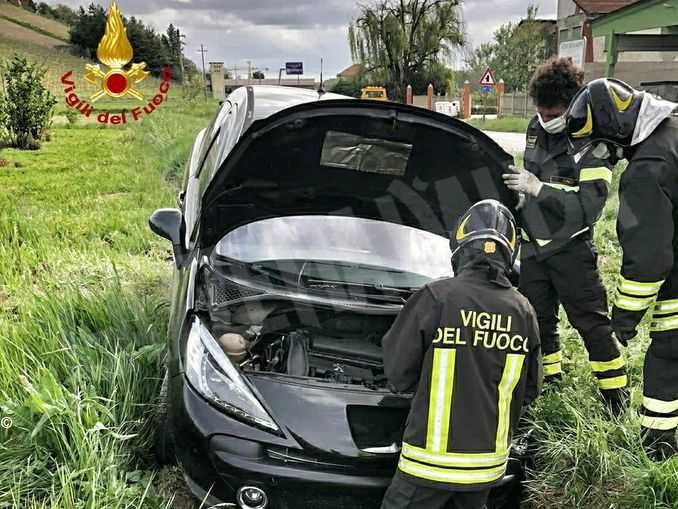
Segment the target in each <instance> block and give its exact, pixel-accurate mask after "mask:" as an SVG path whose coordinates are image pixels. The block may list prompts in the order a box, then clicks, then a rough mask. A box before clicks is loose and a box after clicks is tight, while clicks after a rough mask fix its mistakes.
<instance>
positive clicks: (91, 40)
mask: <svg viewBox="0 0 678 509" xmlns="http://www.w3.org/2000/svg"><path fill="white" fill-rule="evenodd" d="M106 18H107V14H106V11H105V10H104V8H103V7H101V6H98V5H94V4H90V6H89V7H88V8H87V10H85V9H83V8H82V7H80V9H79V10H78V13H77V16H76V19H75V22H74V24H73V26H72V27H71V28H70V34H71V42H72V43H73V44H75V45H76V46H78V47H79V48H80V51H81V53H82V54H83V55H85V56H87V57H88V58H91V59H92V60H95V59H96V58H97V48H98V47H99V42H100V41H101V38H102V37H103V36H104V32H105V30H106ZM123 22H124V24H125V28H126V29H127V38H128V39H129V42H130V44H131V45H132V48H134V61H135V62H145V63H146V65H147V68H148V70H149V71H150V72H151V74H153V75H154V76H158V75H160V73H161V71H162V69H163V68H165V67H166V66H168V65H169V66H171V67H172V70H173V76H174V79H177V80H180V79H181V77H182V74H181V63H182V58H184V57H183V41H182V40H181V33H180V32H179V29H178V28H175V27H174V25H170V26H169V27H168V28H167V33H166V34H162V35H160V34H158V33H157V32H156V31H155V30H154V29H153V28H151V27H150V26H147V25H145V24H144V23H143V22H142V21H141V20H140V19H137V18H135V17H134V16H132V17H131V18H129V19H127V18H123ZM186 62H187V61H186V59H185V58H184V60H183V63H184V66H186V65H187V64H186Z"/></svg>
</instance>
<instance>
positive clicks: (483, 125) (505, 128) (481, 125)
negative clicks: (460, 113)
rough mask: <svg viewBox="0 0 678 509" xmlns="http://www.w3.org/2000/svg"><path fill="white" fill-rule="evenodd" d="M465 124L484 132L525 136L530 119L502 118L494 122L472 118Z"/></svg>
mask: <svg viewBox="0 0 678 509" xmlns="http://www.w3.org/2000/svg"><path fill="white" fill-rule="evenodd" d="M467 122H468V123H469V124H471V125H472V126H473V127H477V128H478V129H483V130H485V131H500V132H506V133H521V134H525V132H526V131H527V126H528V124H529V123H530V119H528V118H520V117H504V118H499V119H494V120H493V119H487V120H485V121H483V120H482V119H479V118H472V119H470V120H468V121H467Z"/></svg>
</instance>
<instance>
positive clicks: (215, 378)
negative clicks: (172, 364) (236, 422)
mask: <svg viewBox="0 0 678 509" xmlns="http://www.w3.org/2000/svg"><path fill="white" fill-rule="evenodd" d="M186 378H188V381H189V382H190V384H191V385H192V386H193V387H194V388H195V389H196V390H197V391H198V392H199V393H200V394H202V395H203V396H204V397H205V398H206V399H207V400H209V401H211V402H212V403H214V404H215V405H217V406H219V407H220V408H222V409H223V410H224V411H226V412H227V413H228V414H230V415H232V416H233V417H236V418H238V419H241V420H244V421H247V422H250V423H253V424H257V425H259V426H263V427H264V428H266V429H269V430H273V431H278V430H279V428H278V426H277V425H276V424H275V422H274V421H273V419H272V418H271V416H270V415H268V412H266V410H265V409H264V407H263V406H262V405H261V403H260V402H259V400H258V399H257V398H256V396H255V395H254V393H253V392H252V389H251V388H250V386H249V385H248V383H247V382H246V381H245V380H244V378H243V377H242V376H241V375H240V373H239V372H238V369H236V367H235V366H234V365H233V363H232V362H231V361H230V360H229V359H228V356H227V355H226V354H225V353H224V351H223V350H222V349H221V347H220V346H219V344H218V343H217V341H216V339H214V337H213V336H212V334H211V333H210V331H209V330H208V329H207V327H205V325H204V324H203V323H202V322H201V321H200V320H199V319H198V318H195V319H194V320H193V323H192V324H191V330H190V331H189V333H188V341H187V343H186Z"/></svg>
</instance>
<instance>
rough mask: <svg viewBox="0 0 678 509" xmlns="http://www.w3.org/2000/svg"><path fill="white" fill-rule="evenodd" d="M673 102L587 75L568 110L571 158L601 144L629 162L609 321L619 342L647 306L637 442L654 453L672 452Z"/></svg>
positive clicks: (676, 371) (677, 336) (677, 193)
mask: <svg viewBox="0 0 678 509" xmlns="http://www.w3.org/2000/svg"><path fill="white" fill-rule="evenodd" d="M676 108H678V104H675V103H672V102H669V101H664V100H661V99H659V98H657V97H655V96H653V95H651V94H649V93H646V92H640V91H637V90H634V89H633V88H632V87H630V86H629V85H627V84H626V83H623V82H621V81H618V80H614V79H606V78H603V79H598V80H594V81H592V82H591V83H589V84H588V85H587V86H586V87H585V88H584V89H582V90H581V91H580V92H579V94H578V95H577V96H576V97H575V98H574V99H573V101H572V103H571V104H570V107H569V109H568V112H567V116H566V120H567V131H568V134H569V137H570V141H571V143H572V152H573V153H575V154H576V155H575V157H576V158H582V157H586V155H587V154H588V153H590V152H591V151H594V150H597V151H600V150H601V149H600V147H601V146H604V147H605V150H606V151H607V152H608V156H609V158H610V159H611V160H612V162H616V160H618V159H621V158H624V159H626V160H627V161H628V167H627V169H626V171H625V172H624V173H623V175H622V176H621V180H620V183H619V214H618V216H617V236H618V238H619V242H620V244H621V247H622V250H623V260H622V267H621V275H620V277H619V281H618V285H617V290H616V293H615V297H614V302H613V308H612V327H613V329H614V331H615V334H616V336H617V339H618V340H619V341H620V342H621V343H622V344H623V345H626V344H627V342H628V341H630V340H631V339H633V338H634V337H635V336H636V335H637V326H638V324H639V322H640V321H641V319H642V318H643V316H644V315H645V314H646V312H647V311H648V310H649V309H652V320H651V322H650V337H651V343H650V346H649V348H648V350H647V353H646V355H645V368H644V375H643V376H644V386H643V407H642V421H641V424H642V427H643V430H644V445H645V448H646V450H647V451H648V453H649V455H650V456H651V457H652V458H654V459H657V460H661V459H664V458H666V457H668V456H672V455H674V454H676V450H677V446H676V427H677V426H678V244H677V243H676V242H677V241H676V239H678V222H676V218H678V118H676V116H675V115H674V113H675V112H676Z"/></svg>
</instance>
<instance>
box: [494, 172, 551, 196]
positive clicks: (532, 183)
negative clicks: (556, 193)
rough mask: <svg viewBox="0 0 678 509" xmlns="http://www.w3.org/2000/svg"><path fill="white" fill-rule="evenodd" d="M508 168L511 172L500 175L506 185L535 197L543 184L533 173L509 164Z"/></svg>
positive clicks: (512, 189)
mask: <svg viewBox="0 0 678 509" xmlns="http://www.w3.org/2000/svg"><path fill="white" fill-rule="evenodd" d="M508 168H509V170H510V171H512V172H513V173H505V174H504V175H502V178H503V179H504V184H506V187H508V188H509V189H510V190H511V191H515V192H516V193H524V194H525V195H528V196H534V197H535V198H536V197H537V196H538V195H539V192H540V191H541V188H542V187H543V185H544V184H543V183H542V181H541V180H539V179H538V178H537V177H536V176H535V175H534V174H533V173H530V172H529V171H527V170H525V169H523V168H518V167H517V166H509V167H508Z"/></svg>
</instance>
